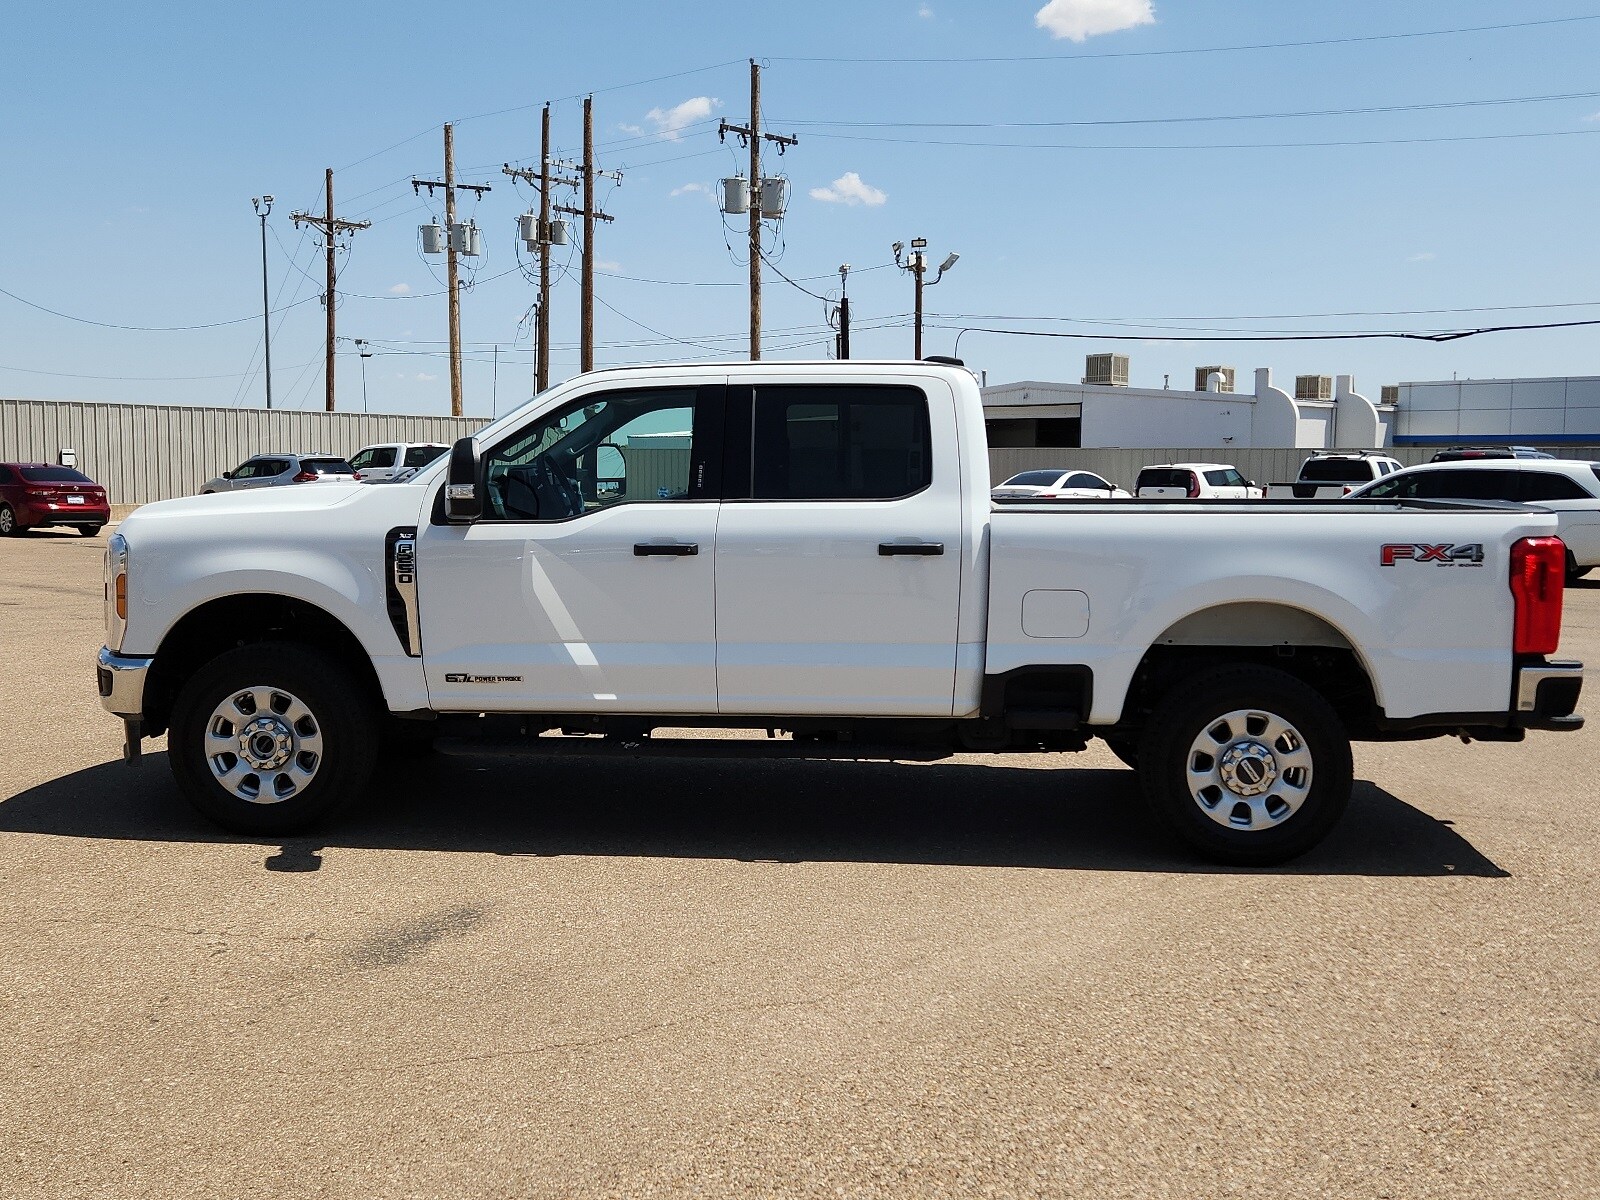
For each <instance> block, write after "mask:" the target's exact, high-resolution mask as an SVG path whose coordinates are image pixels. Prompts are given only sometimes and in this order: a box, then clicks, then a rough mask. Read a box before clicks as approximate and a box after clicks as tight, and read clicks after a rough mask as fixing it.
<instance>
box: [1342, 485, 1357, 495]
mask: <svg viewBox="0 0 1600 1200" xmlns="http://www.w3.org/2000/svg"><path fill="white" fill-rule="evenodd" d="M1353 491H1355V488H1353V487H1351V486H1350V485H1349V484H1348V483H1347V484H1345V485H1344V494H1345V495H1346V496H1348V495H1349V494H1350V493H1351V492H1353Z"/></svg>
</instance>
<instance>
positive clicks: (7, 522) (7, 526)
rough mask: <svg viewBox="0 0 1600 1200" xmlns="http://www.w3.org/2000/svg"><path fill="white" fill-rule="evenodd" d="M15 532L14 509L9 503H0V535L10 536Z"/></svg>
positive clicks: (15, 518)
mask: <svg viewBox="0 0 1600 1200" xmlns="http://www.w3.org/2000/svg"><path fill="white" fill-rule="evenodd" d="M16 532H17V514H16V511H15V510H14V509H13V508H12V507H11V505H9V504H0V537H11V536H12V535H13V534H15V533H16Z"/></svg>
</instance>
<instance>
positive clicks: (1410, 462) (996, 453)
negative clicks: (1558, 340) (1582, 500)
mask: <svg viewBox="0 0 1600 1200" xmlns="http://www.w3.org/2000/svg"><path fill="white" fill-rule="evenodd" d="M1438 449H1439V447H1437V446H1427V447H1416V446H1404V447H1397V448H1395V449H1392V450H1381V451H1378V453H1380V454H1384V455H1387V456H1388V457H1390V458H1396V459H1399V460H1400V461H1401V462H1402V463H1404V464H1405V465H1406V466H1408V467H1410V466H1415V465H1416V464H1417V463H1425V462H1427V461H1428V460H1429V459H1431V458H1432V457H1433V456H1434V454H1435V453H1437V452H1438ZM1540 449H1542V450H1547V451H1548V452H1549V453H1551V454H1554V455H1556V456H1557V457H1558V458H1585V459H1600V447H1596V446H1541V447H1540ZM1310 454H1311V451H1309V450H1307V449H1305V448H1304V447H1301V448H1299V449H1287V450H1272V449H1265V448H1259V447H1258V448H1255V449H1243V450H1232V449H1221V450H1218V449H1216V448H1212V449H1209V450H1208V449H1199V450H1196V449H1193V448H1190V449H1187V450H1177V449H1174V450H1050V449H1044V448H1041V447H1034V448H1031V449H1026V450H1014V449H1012V450H990V451H989V474H990V476H991V477H992V479H993V481H994V483H996V484H999V483H1001V482H1003V481H1004V480H1007V479H1010V478H1011V477H1012V476H1013V475H1015V474H1017V472H1019V471H1033V470H1044V469H1045V468H1048V467H1061V468H1064V469H1076V470H1083V471H1093V472H1094V473H1095V474H1096V475H1099V476H1101V477H1102V478H1105V479H1108V480H1110V481H1111V482H1112V483H1114V484H1116V485H1117V486H1118V487H1124V488H1131V487H1132V486H1133V481H1134V479H1135V478H1136V477H1137V476H1138V474H1139V468H1140V467H1144V466H1148V465H1150V464H1151V463H1169V462H1223V463H1232V464H1233V465H1234V466H1236V467H1238V468H1239V471H1240V473H1241V474H1243V475H1244V477H1245V478H1246V479H1253V480H1255V481H1256V482H1257V483H1260V484H1272V483H1292V482H1294V480H1295V479H1296V478H1297V477H1298V476H1299V474H1300V464H1301V463H1303V462H1305V460H1306V459H1307V458H1308V457H1309V456H1310Z"/></svg>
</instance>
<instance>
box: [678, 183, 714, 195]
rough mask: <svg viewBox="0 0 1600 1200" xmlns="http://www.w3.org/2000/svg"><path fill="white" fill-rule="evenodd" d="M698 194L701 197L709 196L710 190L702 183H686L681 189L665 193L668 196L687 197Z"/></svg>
mask: <svg viewBox="0 0 1600 1200" xmlns="http://www.w3.org/2000/svg"><path fill="white" fill-rule="evenodd" d="M694 192H699V193H700V194H701V195H702V196H709V195H711V189H710V188H709V187H707V186H706V185H705V184H703V183H686V184H684V185H683V186H682V187H675V188H673V189H672V190H671V191H670V192H668V193H667V195H669V196H687V195H690V194H691V193H694Z"/></svg>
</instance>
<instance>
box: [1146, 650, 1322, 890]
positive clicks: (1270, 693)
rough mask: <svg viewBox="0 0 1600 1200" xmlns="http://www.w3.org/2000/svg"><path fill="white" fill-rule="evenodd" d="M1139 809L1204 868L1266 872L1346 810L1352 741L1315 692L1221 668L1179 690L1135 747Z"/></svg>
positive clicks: (1263, 674)
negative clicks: (1196, 854)
mask: <svg viewBox="0 0 1600 1200" xmlns="http://www.w3.org/2000/svg"><path fill="white" fill-rule="evenodd" d="M1139 762H1140V764H1141V770H1140V773H1139V774H1140V783H1141V785H1142V787H1143V789H1144V794H1145V799H1146V801H1147V802H1148V803H1149V805H1150V807H1151V808H1152V809H1153V810H1154V811H1155V813H1156V814H1157V815H1158V816H1159V817H1161V818H1162V819H1163V820H1164V821H1165V822H1166V823H1167V824H1168V825H1169V826H1170V827H1171V828H1172V830H1173V831H1174V832H1175V833H1177V834H1178V836H1179V837H1181V838H1182V839H1183V840H1184V841H1186V842H1188V843H1189V845H1191V846H1192V847H1194V848H1195V849H1196V850H1198V851H1200V853H1202V854H1204V855H1205V856H1206V857H1207V858H1211V859H1214V860H1216V861H1218V862H1225V863H1231V864H1235V865H1239V866H1267V865H1270V864H1272V863H1279V862H1284V861H1286V860H1288V859H1291V858H1294V857H1296V856H1297V855H1300V854H1304V853H1305V852H1306V851H1307V850H1310V849H1311V848H1312V847H1313V846H1315V845H1316V844H1317V843H1318V842H1320V841H1321V840H1322V839H1323V838H1324V837H1326V836H1327V835H1328V833H1329V832H1330V831H1331V830H1332V829H1333V827H1334V825H1335V824H1337V823H1338V820H1339V818H1340V817H1341V816H1342V815H1343V814H1344V810H1345V807H1346V805H1347V804H1348V803H1349V800H1350V788H1351V781H1352V765H1351V759H1350V740H1349V737H1348V735H1347V734H1346V732H1345V730H1344V727H1343V725H1342V723H1341V722H1340V720H1339V717H1338V714H1336V713H1335V712H1334V711H1333V709H1332V708H1331V707H1330V706H1329V705H1328V702H1327V701H1326V700H1324V699H1323V698H1322V696H1321V695H1319V694H1318V693H1317V692H1316V691H1314V690H1313V689H1312V688H1310V687H1308V686H1307V685H1306V684H1304V683H1302V682H1301V681H1300V680H1298V679H1296V678H1295V677H1294V676H1292V675H1287V674H1285V673H1284V672H1282V671H1275V670H1272V669H1270V668H1267V667H1254V666H1239V667H1227V668H1223V669H1221V670H1217V671H1212V672H1208V673H1206V674H1204V675H1200V676H1196V677H1194V678H1192V679H1189V680H1186V681H1184V682H1183V683H1182V684H1180V685H1179V686H1178V687H1177V688H1175V689H1173V691H1171V692H1169V693H1168V694H1167V696H1166V697H1165V698H1164V699H1163V700H1162V701H1161V703H1160V704H1159V705H1157V706H1156V710H1155V712H1154V713H1153V714H1152V715H1151V718H1150V721H1149V723H1148V724H1147V726H1146V728H1145V734H1144V738H1143V740H1142V741H1141V742H1140V745H1139Z"/></svg>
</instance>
